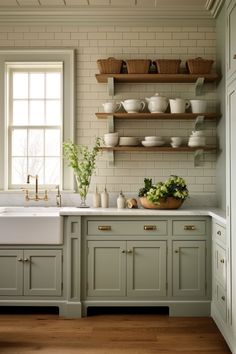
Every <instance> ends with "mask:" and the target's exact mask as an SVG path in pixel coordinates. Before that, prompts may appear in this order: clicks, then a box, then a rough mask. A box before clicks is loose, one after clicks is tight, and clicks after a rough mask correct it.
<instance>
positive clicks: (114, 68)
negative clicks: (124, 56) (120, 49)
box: [97, 58, 123, 74]
mask: <svg viewBox="0 0 236 354" xmlns="http://www.w3.org/2000/svg"><path fill="white" fill-rule="evenodd" d="M122 63H123V60H118V59H115V58H108V59H98V60H97V66H98V70H99V71H100V74H119V73H120V72H121V68H122Z"/></svg>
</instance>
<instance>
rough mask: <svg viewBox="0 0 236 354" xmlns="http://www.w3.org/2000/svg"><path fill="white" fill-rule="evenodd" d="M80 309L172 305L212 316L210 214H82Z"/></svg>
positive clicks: (177, 310) (173, 309)
mask: <svg viewBox="0 0 236 354" xmlns="http://www.w3.org/2000/svg"><path fill="white" fill-rule="evenodd" d="M81 230H82V249H81V255H82V300H81V302H82V308H83V314H84V315H86V313H87V308H88V307H90V306H104V304H105V306H168V307H169V310H170V315H171V316H183V315H186V316H188V315H200V314H201V315H209V311H210V300H211V298H210V296H211V287H210V285H209V284H210V277H211V269H210V264H211V259H210V257H211V251H210V239H209V231H210V220H209V218H207V217H200V218H197V217H193V216H192V217H186V216H185V217H168V216H167V217H161V216H155V217H154V216H142V217H140V216H139V217H134V216H133V217H131V216H97V217H96V216H84V217H82V227H81Z"/></svg>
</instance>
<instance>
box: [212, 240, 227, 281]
mask: <svg viewBox="0 0 236 354" xmlns="http://www.w3.org/2000/svg"><path fill="white" fill-rule="evenodd" d="M214 274H215V277H216V279H217V280H218V282H219V283H220V284H221V286H222V287H223V288H226V251H225V249H224V248H222V247H220V246H219V245H218V244H217V243H216V244H215V247H214Z"/></svg>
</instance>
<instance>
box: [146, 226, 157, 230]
mask: <svg viewBox="0 0 236 354" xmlns="http://www.w3.org/2000/svg"><path fill="white" fill-rule="evenodd" d="M143 228H144V230H145V231H154V230H156V229H157V227H156V225H144V227H143Z"/></svg>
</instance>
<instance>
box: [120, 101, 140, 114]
mask: <svg viewBox="0 0 236 354" xmlns="http://www.w3.org/2000/svg"><path fill="white" fill-rule="evenodd" d="M121 103H122V105H123V107H124V109H125V110H126V112H128V113H137V112H140V111H143V110H144V108H145V102H143V101H141V100H136V99H130V100H125V101H121Z"/></svg>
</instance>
